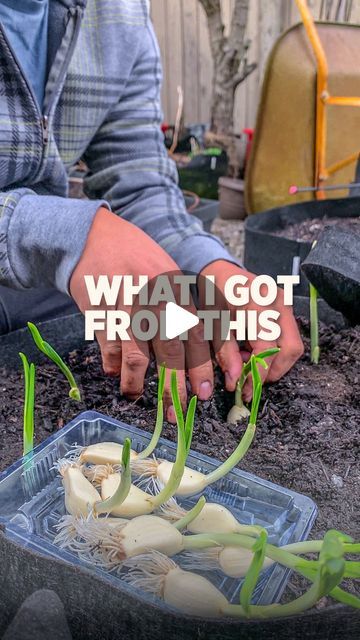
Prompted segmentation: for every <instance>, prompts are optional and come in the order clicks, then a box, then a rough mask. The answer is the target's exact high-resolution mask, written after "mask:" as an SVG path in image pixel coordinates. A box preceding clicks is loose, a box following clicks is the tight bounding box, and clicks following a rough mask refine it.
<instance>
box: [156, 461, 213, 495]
mask: <svg viewBox="0 0 360 640" xmlns="http://www.w3.org/2000/svg"><path fill="white" fill-rule="evenodd" d="M173 466H174V464H173V462H169V460H162V461H161V462H160V464H159V465H158V467H157V479H158V481H159V482H160V483H161V485H163V486H164V485H166V483H167V482H168V481H169V478H170V474H171V471H172V469H173ZM205 487H206V476H205V475H204V474H203V473H201V472H200V471H197V470H196V469H190V467H185V469H184V473H183V476H182V478H181V483H180V485H179V487H178V488H177V490H176V492H175V495H176V496H189V495H194V494H196V493H200V492H201V491H203V490H204V489H205Z"/></svg>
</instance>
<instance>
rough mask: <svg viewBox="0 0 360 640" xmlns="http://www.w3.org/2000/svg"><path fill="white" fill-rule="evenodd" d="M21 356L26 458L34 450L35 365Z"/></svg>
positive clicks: (24, 450) (24, 451)
mask: <svg viewBox="0 0 360 640" xmlns="http://www.w3.org/2000/svg"><path fill="white" fill-rule="evenodd" d="M19 356H20V358H21V361H22V364H23V368H24V385H25V397H24V418H23V455H24V456H26V455H28V454H29V453H31V451H32V450H33V448H34V421H35V420H34V413H35V365H34V364H33V363H31V364H30V365H29V362H28V359H27V357H26V355H25V354H24V353H19Z"/></svg>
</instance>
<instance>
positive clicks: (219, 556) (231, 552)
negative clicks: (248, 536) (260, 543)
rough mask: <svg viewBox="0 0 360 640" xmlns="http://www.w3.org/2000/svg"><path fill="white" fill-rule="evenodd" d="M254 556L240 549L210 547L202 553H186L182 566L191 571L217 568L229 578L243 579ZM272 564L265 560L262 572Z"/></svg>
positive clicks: (270, 561) (247, 550) (267, 559)
mask: <svg viewBox="0 0 360 640" xmlns="http://www.w3.org/2000/svg"><path fill="white" fill-rule="evenodd" d="M253 557H254V554H253V552H252V551H250V550H249V549H243V548H242V547H235V546H227V547H211V548H210V549H204V550H203V551H187V552H185V554H184V563H185V564H184V566H185V565H186V567H187V568H188V569H190V570H191V571H193V570H194V571H196V570H197V571H214V570H218V569H219V568H220V569H221V570H222V571H223V573H225V575H226V576H228V577H230V578H245V576H246V574H247V572H248V569H249V567H250V564H251V561H252V559H253ZM273 564H274V562H273V560H270V559H269V558H265V560H264V564H263V569H262V570H263V571H264V570H265V569H268V568H269V567H271V566H272V565H273Z"/></svg>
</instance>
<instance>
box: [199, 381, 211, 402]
mask: <svg viewBox="0 0 360 640" xmlns="http://www.w3.org/2000/svg"><path fill="white" fill-rule="evenodd" d="M211 394H212V384H211V382H209V380H206V382H202V383H201V385H200V389H199V400H208V399H209V398H210V396H211Z"/></svg>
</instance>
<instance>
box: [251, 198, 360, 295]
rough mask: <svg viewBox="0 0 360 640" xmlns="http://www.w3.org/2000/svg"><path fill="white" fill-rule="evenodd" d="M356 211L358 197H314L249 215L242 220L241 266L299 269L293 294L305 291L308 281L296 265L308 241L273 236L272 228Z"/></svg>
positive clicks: (260, 270) (274, 272)
mask: <svg viewBox="0 0 360 640" xmlns="http://www.w3.org/2000/svg"><path fill="white" fill-rule="evenodd" d="M359 215H360V198H359V197H353V198H341V199H336V200H335V199H334V200H317V201H310V202H305V203H304V202H300V203H299V204H294V205H287V206H284V207H279V208H275V209H270V210H269V211H264V212H262V213H257V214H254V215H251V216H249V217H248V218H247V219H246V221H245V258H244V262H245V266H246V268H247V269H248V270H249V271H252V272H253V273H256V274H265V273H266V274H268V275H270V276H272V277H273V278H276V277H277V276H278V275H291V274H293V273H295V274H298V273H300V284H299V285H298V286H296V287H295V288H294V294H295V295H297V296H308V295H309V282H308V280H307V278H306V276H305V275H304V274H302V273H301V271H300V265H301V263H302V262H303V261H304V260H305V258H306V257H307V255H308V254H309V252H310V250H311V246H312V243H311V242H306V241H299V240H291V239H289V238H286V237H282V236H276V235H274V232H276V231H280V230H283V229H285V228H286V227H287V226H288V225H290V224H292V223H296V222H302V221H303V220H306V219H314V218H324V217H325V216H326V218H329V219H330V218H355V217H358V216H359Z"/></svg>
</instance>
